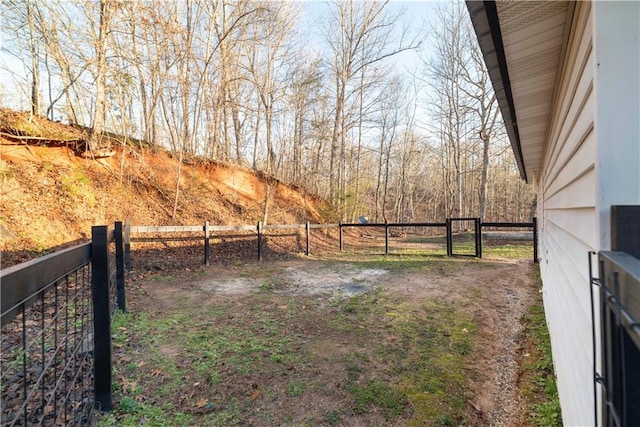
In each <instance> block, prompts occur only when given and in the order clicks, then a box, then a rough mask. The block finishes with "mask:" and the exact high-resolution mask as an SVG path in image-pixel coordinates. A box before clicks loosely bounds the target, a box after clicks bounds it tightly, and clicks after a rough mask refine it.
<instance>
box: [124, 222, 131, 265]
mask: <svg viewBox="0 0 640 427" xmlns="http://www.w3.org/2000/svg"><path fill="white" fill-rule="evenodd" d="M123 239H124V268H126V269H127V271H131V220H129V219H125V220H124V237H123Z"/></svg>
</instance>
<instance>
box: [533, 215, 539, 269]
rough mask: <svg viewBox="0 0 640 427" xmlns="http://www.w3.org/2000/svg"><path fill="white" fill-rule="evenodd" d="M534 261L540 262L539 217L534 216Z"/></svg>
mask: <svg viewBox="0 0 640 427" xmlns="http://www.w3.org/2000/svg"><path fill="white" fill-rule="evenodd" d="M533 262H538V218H536V217H535V216H534V217H533Z"/></svg>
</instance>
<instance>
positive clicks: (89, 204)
mask: <svg viewBox="0 0 640 427" xmlns="http://www.w3.org/2000/svg"><path fill="white" fill-rule="evenodd" d="M106 137H111V138H112V148H113V149H114V151H113V152H112V153H110V154H113V155H111V156H110V157H105V158H100V159H91V158H86V157H83V156H81V155H79V154H81V153H82V152H83V151H84V150H83V149H82V147H83V142H84V141H85V139H86V130H84V129H81V128H77V127H71V126H66V125H63V124H60V123H52V122H49V121H48V120H45V119H37V118H33V119H32V120H31V121H29V115H28V114H27V113H16V112H13V111H10V110H6V109H0V178H1V180H2V181H1V182H2V186H1V194H2V197H1V198H0V250H1V251H2V267H6V266H8V265H11V264H14V263H16V262H19V261H24V260H25V259H29V258H32V257H33V256H35V255H37V254H41V253H43V252H44V251H46V250H48V249H50V248H52V247H60V246H63V245H65V244H69V243H70V242H75V241H78V240H86V239H88V237H89V236H90V233H91V226H92V225H97V224H112V223H113V222H114V221H118V220H125V219H127V218H128V219H130V220H131V221H132V223H133V224H139V225H169V224H173V225H177V224H191V225H192V224H200V223H203V222H204V221H205V220H209V221H210V222H211V223H212V224H253V223H257V222H258V221H260V220H262V219H263V217H264V208H265V197H266V195H267V194H268V195H269V205H268V222H269V223H301V222H305V221H311V222H323V220H324V217H323V214H324V213H326V212H328V206H327V205H326V203H324V202H323V201H322V200H320V199H318V198H315V197H313V196H310V195H308V194H305V193H304V192H302V191H300V190H298V189H295V188H292V187H290V186H287V185H285V184H283V183H280V182H277V181H275V180H273V179H270V178H267V177H263V176H261V175H259V174H257V173H255V172H253V171H251V170H249V169H245V168H240V167H238V166H231V165H225V164H220V163H212V162H210V161H201V160H198V159H188V160H184V161H183V162H182V165H180V162H179V160H178V159H177V158H176V157H175V156H172V155H171V154H170V153H168V152H166V151H164V150H159V149H157V148H152V147H148V146H145V145H144V144H142V143H141V142H140V141H136V142H135V144H132V143H131V142H129V143H128V144H123V142H122V141H121V140H119V138H117V137H115V136H114V135H109V136H106ZM178 174H179V175H178ZM178 176H180V180H179V189H178V192H177V194H178V200H177V204H176V188H177V183H178ZM174 208H175V215H174Z"/></svg>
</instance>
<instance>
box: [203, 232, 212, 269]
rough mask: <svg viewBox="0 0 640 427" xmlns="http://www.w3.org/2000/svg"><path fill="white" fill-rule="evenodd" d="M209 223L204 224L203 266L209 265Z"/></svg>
mask: <svg viewBox="0 0 640 427" xmlns="http://www.w3.org/2000/svg"><path fill="white" fill-rule="evenodd" d="M209 237H210V236H209V221H205V222H204V265H206V266H207V267H208V266H210V265H211V247H210V246H209Z"/></svg>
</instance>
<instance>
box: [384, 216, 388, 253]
mask: <svg viewBox="0 0 640 427" xmlns="http://www.w3.org/2000/svg"><path fill="white" fill-rule="evenodd" d="M384 254H385V255H389V221H385V222H384Z"/></svg>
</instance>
